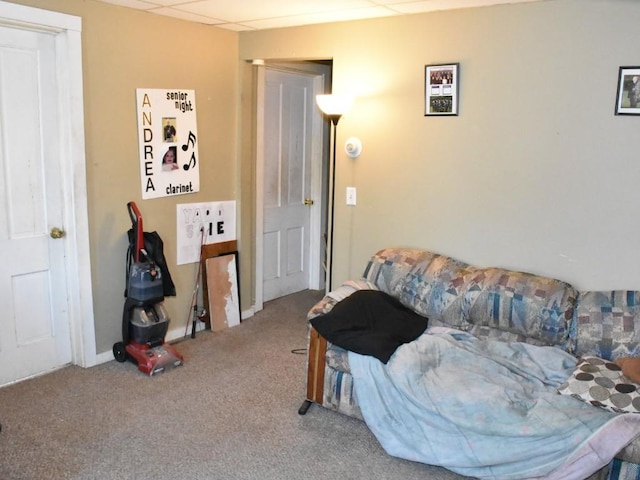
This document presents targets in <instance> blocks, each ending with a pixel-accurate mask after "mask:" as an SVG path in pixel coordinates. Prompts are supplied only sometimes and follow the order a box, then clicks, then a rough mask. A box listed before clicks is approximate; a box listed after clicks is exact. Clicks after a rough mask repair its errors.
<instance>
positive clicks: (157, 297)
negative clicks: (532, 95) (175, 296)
mask: <svg viewBox="0 0 640 480" xmlns="http://www.w3.org/2000/svg"><path fill="white" fill-rule="evenodd" d="M127 209H128V211H129V217H130V218H131V223H132V233H133V235H130V244H129V249H128V252H127V268H126V270H127V286H126V290H125V296H126V300H125V303H124V310H123V312H122V342H116V343H115V344H114V345H113V356H114V357H115V359H116V360H117V361H118V362H124V361H126V360H131V361H133V362H134V363H137V365H138V369H139V370H140V371H141V372H143V373H145V374H147V375H149V376H152V375H154V374H156V373H160V372H163V371H165V370H168V369H170V368H173V367H177V366H180V365H182V364H183V362H184V358H183V357H182V355H181V354H180V353H179V352H178V351H177V350H176V349H175V348H174V347H173V346H171V345H169V344H168V343H166V342H165V335H166V334H167V330H168V328H169V321H170V320H169V315H168V314H167V310H166V309H165V307H164V303H163V302H164V293H163V292H164V290H163V284H162V271H161V269H160V268H158V266H157V265H156V264H155V262H154V261H153V260H152V259H151V258H150V257H149V255H148V254H147V251H146V250H145V248H144V247H145V245H144V230H143V226H142V215H141V213H140V210H138V207H137V206H136V204H135V203H134V202H129V203H127ZM130 233H131V232H130ZM131 237H133V238H131Z"/></svg>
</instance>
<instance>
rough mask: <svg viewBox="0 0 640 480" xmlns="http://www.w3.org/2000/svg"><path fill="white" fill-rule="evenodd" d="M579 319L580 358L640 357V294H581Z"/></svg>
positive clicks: (618, 292) (615, 292) (573, 333)
mask: <svg viewBox="0 0 640 480" xmlns="http://www.w3.org/2000/svg"><path fill="white" fill-rule="evenodd" d="M576 317H577V321H576V325H575V328H576V331H575V332H572V335H575V342H576V352H575V353H576V355H579V356H584V355H595V356H598V357H601V358H604V359H607V360H615V359H616V358H618V357H638V356H640V292H638V291H629V290H613V291H587V292H580V301H579V302H578V308H577V313H576Z"/></svg>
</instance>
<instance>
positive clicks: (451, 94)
mask: <svg viewBox="0 0 640 480" xmlns="http://www.w3.org/2000/svg"><path fill="white" fill-rule="evenodd" d="M459 77H460V64H459V63H449V64H446V65H426V66H425V67H424V115H425V117H426V116H431V115H458V84H459V80H460V78H459Z"/></svg>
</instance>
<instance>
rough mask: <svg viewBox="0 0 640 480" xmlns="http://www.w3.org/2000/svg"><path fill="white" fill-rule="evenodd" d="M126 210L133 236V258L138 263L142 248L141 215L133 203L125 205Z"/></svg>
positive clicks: (142, 230)
mask: <svg viewBox="0 0 640 480" xmlns="http://www.w3.org/2000/svg"><path fill="white" fill-rule="evenodd" d="M127 210H128V211H129V218H130V219H131V225H132V228H133V232H134V234H135V252H134V258H135V261H136V262H139V261H140V252H141V250H142V249H143V248H144V229H143V228H142V214H141V213H140V210H138V206H137V205H136V203H135V202H129V203H127Z"/></svg>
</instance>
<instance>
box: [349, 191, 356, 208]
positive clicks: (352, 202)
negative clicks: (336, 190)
mask: <svg viewBox="0 0 640 480" xmlns="http://www.w3.org/2000/svg"><path fill="white" fill-rule="evenodd" d="M355 204H356V187H347V205H355Z"/></svg>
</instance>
